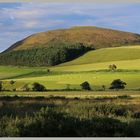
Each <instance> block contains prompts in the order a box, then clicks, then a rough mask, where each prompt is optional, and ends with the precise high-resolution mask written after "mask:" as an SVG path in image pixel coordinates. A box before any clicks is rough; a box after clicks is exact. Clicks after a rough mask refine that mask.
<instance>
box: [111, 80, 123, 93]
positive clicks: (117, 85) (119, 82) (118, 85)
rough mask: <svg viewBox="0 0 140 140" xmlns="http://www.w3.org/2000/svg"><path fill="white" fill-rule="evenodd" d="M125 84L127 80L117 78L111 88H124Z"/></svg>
mask: <svg viewBox="0 0 140 140" xmlns="http://www.w3.org/2000/svg"><path fill="white" fill-rule="evenodd" d="M125 85H126V83H125V82H123V81H122V80H120V79H116V80H114V81H112V83H111V87H110V89H116V90H118V89H124V88H125Z"/></svg>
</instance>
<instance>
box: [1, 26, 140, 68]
mask: <svg viewBox="0 0 140 140" xmlns="http://www.w3.org/2000/svg"><path fill="white" fill-rule="evenodd" d="M131 44H133V45H134V44H140V35H138V34H133V33H128V32H122V31H116V30H112V29H104V28H98V27H73V28H70V29H60V30H53V31H48V32H42V33H37V34H34V35H31V36H29V37H27V38H25V39H23V40H21V41H19V42H17V43H15V44H13V45H12V46H11V47H10V48H9V49H7V50H6V51H4V52H3V53H2V54H0V59H1V61H0V64H1V65H20V66H53V65H57V64H61V63H64V62H67V61H70V60H73V59H75V58H77V57H79V56H81V55H83V54H84V53H86V52H87V51H89V50H95V49H101V48H109V47H118V46H122V45H131Z"/></svg>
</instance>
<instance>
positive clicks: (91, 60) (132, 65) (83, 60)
mask: <svg viewBox="0 0 140 140" xmlns="http://www.w3.org/2000/svg"><path fill="white" fill-rule="evenodd" d="M139 54H140V46H138V45H137V46H127V47H125V46H122V47H116V48H106V49H99V50H96V51H91V52H88V53H86V54H85V55H83V56H81V57H79V58H77V59H75V60H73V61H70V62H67V63H64V64H61V65H58V66H55V67H30V68H29V67H13V66H0V79H1V80H3V81H4V88H5V89H9V90H12V89H17V90H19V89H21V87H23V85H25V84H27V83H28V84H32V83H33V82H39V83H41V84H43V85H45V86H46V88H47V89H66V88H67V86H68V84H69V86H70V88H71V89H80V88H81V87H80V84H81V83H82V82H84V81H88V82H89V83H90V85H91V87H92V89H93V90H102V85H105V86H106V88H107V89H108V88H109V86H110V83H111V82H112V81H113V80H114V79H121V80H123V81H125V82H126V83H127V86H126V89H127V90H130V89H140V84H139V83H140V56H139ZM110 64H116V65H117V68H118V70H117V71H116V72H111V71H108V70H107V69H108V66H109V65H110ZM48 69H50V72H49V73H48V72H47V70H48ZM10 80H15V81H16V83H15V84H14V85H12V86H11V85H10V82H9V81H10Z"/></svg>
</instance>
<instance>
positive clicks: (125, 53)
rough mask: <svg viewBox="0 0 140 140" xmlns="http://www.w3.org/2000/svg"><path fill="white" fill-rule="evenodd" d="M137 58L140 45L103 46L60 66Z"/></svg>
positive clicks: (139, 55)
mask: <svg viewBox="0 0 140 140" xmlns="http://www.w3.org/2000/svg"><path fill="white" fill-rule="evenodd" d="M135 59H140V45H134V46H121V47H115V48H102V49H98V50H94V51H89V52H87V53H85V54H84V55H82V56H81V57H78V58H77V59H74V60H72V61H69V62H66V63H63V64H60V66H68V65H80V64H91V63H103V62H110V61H122V60H129V61H130V60H135Z"/></svg>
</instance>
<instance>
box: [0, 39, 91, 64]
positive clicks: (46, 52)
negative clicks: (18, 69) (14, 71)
mask: <svg viewBox="0 0 140 140" xmlns="http://www.w3.org/2000/svg"><path fill="white" fill-rule="evenodd" d="M92 49H93V48H92ZM89 50H91V46H89V45H85V44H83V43H76V44H69V43H62V42H61V43H60V42H59V43H53V44H48V45H46V46H45V45H44V46H35V47H34V48H32V49H26V50H15V51H9V52H5V53H2V54H0V60H1V61H0V65H16V66H54V65H57V64H60V63H64V62H66V61H70V60H72V59H74V58H76V57H78V56H80V55H82V54H84V53H85V52H87V51H89Z"/></svg>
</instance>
